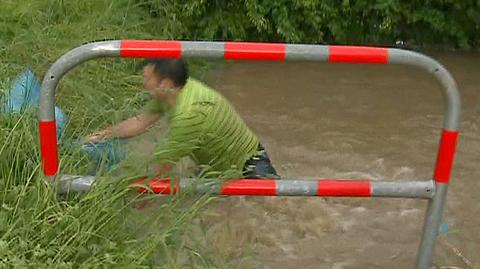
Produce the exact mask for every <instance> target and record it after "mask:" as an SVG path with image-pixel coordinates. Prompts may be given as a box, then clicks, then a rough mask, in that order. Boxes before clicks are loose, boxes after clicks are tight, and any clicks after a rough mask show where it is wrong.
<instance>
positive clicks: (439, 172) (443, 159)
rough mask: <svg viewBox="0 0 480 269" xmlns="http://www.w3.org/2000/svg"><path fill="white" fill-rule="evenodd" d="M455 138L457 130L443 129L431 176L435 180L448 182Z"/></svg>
mask: <svg viewBox="0 0 480 269" xmlns="http://www.w3.org/2000/svg"><path fill="white" fill-rule="evenodd" d="M457 140H458V131H449V130H443V132H442V138H441V140H440V146H439V149H438V155H437V164H436V165H435V173H434V176H433V179H434V180H435V181H436V182H441V183H448V181H450V174H451V172H452V166H453V158H454V157H455V147H456V145H457Z"/></svg>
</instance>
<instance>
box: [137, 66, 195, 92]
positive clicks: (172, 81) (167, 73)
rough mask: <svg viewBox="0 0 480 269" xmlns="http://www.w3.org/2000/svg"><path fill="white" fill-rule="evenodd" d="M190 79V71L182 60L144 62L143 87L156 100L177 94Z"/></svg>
mask: <svg viewBox="0 0 480 269" xmlns="http://www.w3.org/2000/svg"><path fill="white" fill-rule="evenodd" d="M187 79H188V70H187V67H186V65H185V63H184V62H183V60H181V59H147V60H145V61H144V62H143V87H144V88H145V89H146V90H147V91H148V92H150V94H151V95H152V97H154V98H156V99H164V98H165V97H166V96H168V95H170V94H171V93H172V91H173V92H177V91H178V90H180V89H181V88H183V86H185V84H186V83H187Z"/></svg>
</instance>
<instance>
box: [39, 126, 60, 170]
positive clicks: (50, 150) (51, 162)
mask: <svg viewBox="0 0 480 269" xmlns="http://www.w3.org/2000/svg"><path fill="white" fill-rule="evenodd" d="M39 129H40V155H41V158H42V163H43V173H44V174H45V175H46V176H55V175H56V174H57V171H58V149H57V128H56V123H55V120H52V121H40V123H39Z"/></svg>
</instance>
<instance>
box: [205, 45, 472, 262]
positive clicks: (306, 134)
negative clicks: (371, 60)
mask: <svg viewBox="0 0 480 269" xmlns="http://www.w3.org/2000/svg"><path fill="white" fill-rule="evenodd" d="M433 57H434V58H436V59H437V60H439V61H440V62H441V63H442V64H444V65H445V66H446V67H447V69H448V70H449V71H450V72H451V73H452V75H453V77H454V78H455V79H456V81H457V83H458V85H459V89H460V91H461V96H462V101H463V114H462V123H461V127H460V137H459V144H458V148H457V155H456V158H455V165H454V169H453V174H452V180H451V185H450V189H449V192H448V200H447V204H446V210H445V213H444V223H446V224H448V226H449V230H448V232H447V233H443V234H442V235H440V237H439V239H438V241H437V245H436V249H435V255H434V266H436V267H437V268H441V267H443V268H450V267H451V268H457V267H458V268H479V266H480V229H479V228H480V218H479V214H480V167H479V163H480V86H479V85H480V55H479V54H461V53H451V54H445V53H442V54H434V55H433ZM207 82H208V84H209V85H211V86H213V87H214V88H216V89H217V90H218V91H220V92H221V93H223V94H224V95H225V96H226V97H227V98H228V99H229V100H231V102H232V103H233V104H234V106H235V107H236V108H237V109H238V111H239V112H240V113H241V114H242V116H243V118H244V119H245V121H246V122H247V123H248V125H249V126H250V127H251V128H252V129H253V130H254V131H255V132H256V133H257V134H258V135H259V136H260V137H261V140H262V142H263V143H264V144H265V147H266V148H267V151H268V153H269V155H270V157H271V159H272V161H273V163H274V165H275V166H276V168H277V170H278V172H279V173H280V174H281V176H283V177H290V178H293V177H295V178H301V177H324V178H352V179H357V178H367V179H373V180H392V181H406V180H417V179H418V180H422V179H425V180H427V179H430V178H431V177H432V175H433V168H434V164H435V159H436V153H437V146H438V142H439V138H440V131H441V128H442V117H443V99H442V95H441V91H440V86H439V85H438V83H437V82H436V80H435V79H434V78H433V77H431V76H430V75H429V74H426V73H425V72H423V71H422V70H419V69H413V68H410V67H407V66H383V65H375V66H365V65H328V64H323V63H312V62H294V63H268V62H235V63H228V64H226V65H225V66H223V67H222V68H220V69H219V70H217V71H215V72H214V73H213V75H211V76H210V77H209V78H208V79H207ZM426 205H427V203H426V201H423V200H412V199H385V198H374V199H363V198H355V199H351V198H318V197H307V198H305V197H220V198H217V200H216V201H215V202H214V203H213V204H212V205H211V206H210V207H209V209H208V212H209V213H208V214H206V215H208V217H204V218H203V219H202V221H200V222H199V223H200V224H201V225H203V226H204V227H207V229H206V235H205V237H206V238H207V239H206V242H208V246H209V248H210V251H211V254H213V255H214V256H215V255H216V256H218V257H227V258H228V259H230V260H233V261H234V262H233V264H232V267H235V266H236V267H240V268H245V267H248V268H275V269H282V268H336V269H340V268H413V267H414V265H415V260H416V253H417V249H418V246H419V243H420V235H421V230H422V225H423V217H424V212H425V208H426ZM227 258H225V259H227Z"/></svg>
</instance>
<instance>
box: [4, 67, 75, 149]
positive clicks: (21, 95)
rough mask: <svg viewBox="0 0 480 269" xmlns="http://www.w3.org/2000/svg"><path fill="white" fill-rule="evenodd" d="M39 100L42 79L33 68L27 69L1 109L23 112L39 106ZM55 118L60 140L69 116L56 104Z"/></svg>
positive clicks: (14, 83)
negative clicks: (39, 78) (38, 77)
mask: <svg viewBox="0 0 480 269" xmlns="http://www.w3.org/2000/svg"><path fill="white" fill-rule="evenodd" d="M39 100H40V80H38V79H37V77H36V76H35V74H34V73H33V71H32V70H30V69H26V70H25V71H23V72H22V73H20V74H19V75H18V76H17V77H16V78H15V80H14V81H13V83H12V86H11V87H10V91H9V93H8V94H7V95H6V96H5V98H4V100H3V102H2V103H1V107H0V111H1V113H2V114H6V115H9V114H12V113H21V112H22V111H25V110H28V109H32V108H38V102H39ZM55 119H56V125H57V140H58V141H60V137H61V135H62V131H63V129H64V128H65V125H66V122H67V117H66V116H65V113H63V111H62V110H61V109H60V108H59V107H57V106H55Z"/></svg>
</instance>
